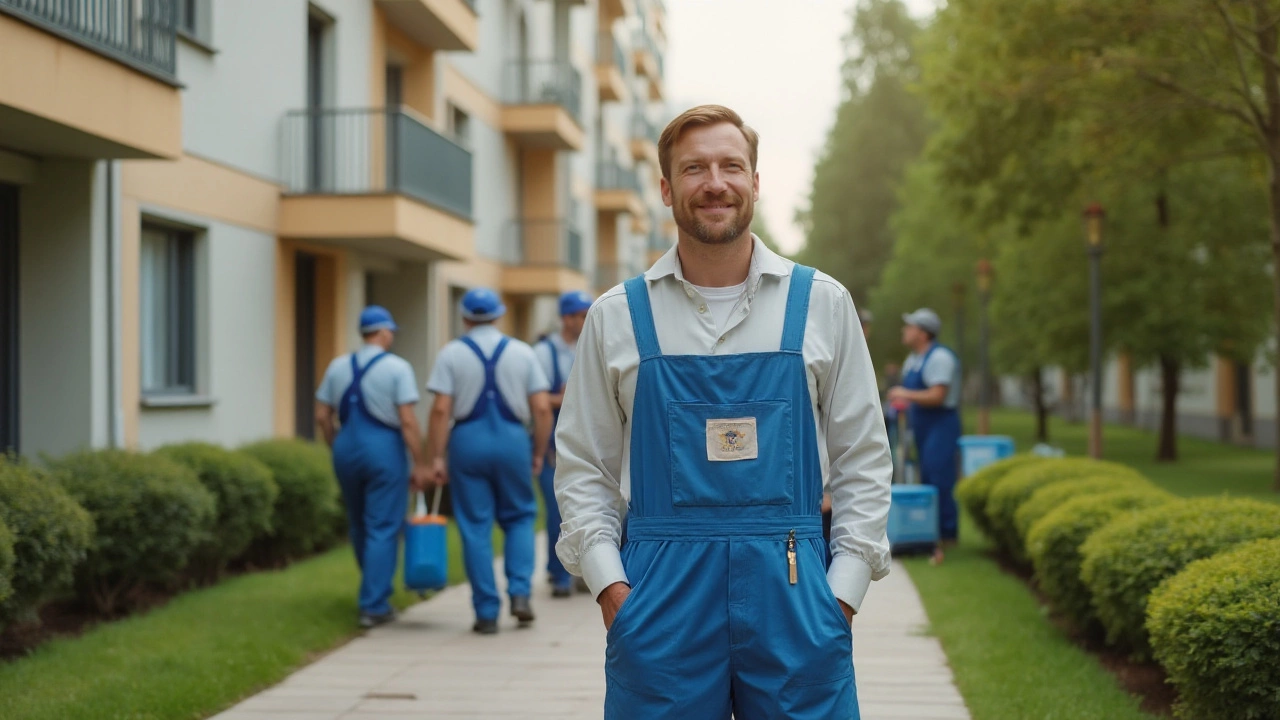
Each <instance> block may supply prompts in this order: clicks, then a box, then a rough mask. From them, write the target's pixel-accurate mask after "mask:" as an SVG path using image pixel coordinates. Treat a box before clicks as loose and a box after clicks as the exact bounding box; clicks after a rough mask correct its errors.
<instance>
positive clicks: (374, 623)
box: [360, 610, 396, 630]
mask: <svg viewBox="0 0 1280 720" xmlns="http://www.w3.org/2000/svg"><path fill="white" fill-rule="evenodd" d="M395 619H396V611H395V610H392V611H391V612H389V613H384V614H382V615H371V614H369V613H360V627H362V628H364V629H365V630H368V629H370V628H375V627H378V626H379V625H385V624H387V623H389V622H391V621H392V620H395Z"/></svg>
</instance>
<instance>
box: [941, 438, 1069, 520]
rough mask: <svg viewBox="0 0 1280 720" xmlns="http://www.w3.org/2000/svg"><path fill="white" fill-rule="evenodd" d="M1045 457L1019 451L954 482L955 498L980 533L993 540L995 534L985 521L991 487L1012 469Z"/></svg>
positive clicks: (1039, 460) (1042, 459) (1037, 461)
mask: <svg viewBox="0 0 1280 720" xmlns="http://www.w3.org/2000/svg"><path fill="white" fill-rule="evenodd" d="M1047 459H1049V458H1045V457H1041V456H1040V455H1033V454H1031V453H1019V454H1017V455H1013V456H1011V457H1007V458H1005V459H1003V460H999V461H997V462H994V463H991V464H990V465H987V466H986V467H984V468H982V469H981V470H979V471H978V472H976V473H974V474H972V475H970V476H969V477H967V478H964V479H963V480H961V481H960V482H959V483H956V488H955V498H956V500H957V501H958V502H959V503H960V504H961V505H963V506H964V509H965V511H966V512H968V513H969V517H971V518H973V522H974V524H975V525H977V526H978V529H979V530H981V531H982V534H983V535H986V536H987V537H989V538H991V539H993V540H994V539H995V535H994V533H993V532H992V530H991V524H990V523H989V522H988V521H987V496H988V495H990V493H991V488H993V487H995V484H996V483H997V482H999V481H1001V480H1003V479H1004V477H1005V475H1008V474H1009V473H1011V472H1013V471H1014V470H1017V469H1019V468H1022V467H1026V466H1028V465H1032V464H1034V463H1040V462H1044V461H1045V460H1047Z"/></svg>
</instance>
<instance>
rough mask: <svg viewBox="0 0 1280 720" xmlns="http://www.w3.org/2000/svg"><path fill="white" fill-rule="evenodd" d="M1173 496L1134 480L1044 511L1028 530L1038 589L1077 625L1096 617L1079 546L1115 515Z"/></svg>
mask: <svg viewBox="0 0 1280 720" xmlns="http://www.w3.org/2000/svg"><path fill="white" fill-rule="evenodd" d="M1174 500H1176V498H1175V497H1174V496H1173V495H1171V494H1169V493H1167V492H1165V491H1163V490H1157V489H1155V488H1145V487H1141V486H1135V487H1131V488H1127V489H1123V490H1114V491H1112V492H1107V493H1101V494H1098V495H1088V496H1085V497H1079V498H1075V499H1074V500H1067V501H1066V502H1064V503H1062V505H1061V506H1060V507H1058V508H1055V509H1053V510H1051V511H1049V512H1048V513H1046V514H1045V516H1044V517H1042V518H1040V519H1039V520H1037V521H1036V522H1035V524H1033V525H1032V526H1031V529H1030V530H1029V531H1028V532H1027V552H1028V554H1029V555H1030V556H1031V562H1032V565H1033V566H1034V567H1035V571H1036V582H1037V583H1038V585H1039V587H1040V591H1041V592H1043V593H1044V594H1045V596H1046V597H1048V598H1049V601H1050V602H1051V603H1052V604H1053V607H1054V608H1055V609H1056V610H1058V612H1060V613H1062V615H1063V616H1064V617H1066V618H1067V619H1068V620H1070V621H1071V622H1072V623H1074V624H1075V625H1076V626H1077V627H1079V628H1084V627H1085V626H1087V625H1089V624H1090V623H1091V622H1093V621H1095V620H1096V619H1097V618H1096V616H1095V615H1094V613H1093V595H1092V594H1090V592H1089V588H1088V586H1086V585H1085V584H1084V582H1083V581H1082V580H1081V579H1080V563H1081V557H1080V546H1081V545H1083V544H1084V541H1085V540H1088V539H1089V537H1090V536H1091V535H1093V534H1094V533H1095V532H1097V531H1098V530H1099V529H1101V528H1103V527H1105V526H1106V525H1107V524H1109V523H1110V522H1111V521H1113V520H1115V519H1117V518H1121V517H1126V516H1128V515H1132V514H1134V513H1135V512H1137V511H1139V510H1145V509H1146V508H1149V507H1154V506H1156V505H1163V504H1165V503H1168V502H1173V501H1174Z"/></svg>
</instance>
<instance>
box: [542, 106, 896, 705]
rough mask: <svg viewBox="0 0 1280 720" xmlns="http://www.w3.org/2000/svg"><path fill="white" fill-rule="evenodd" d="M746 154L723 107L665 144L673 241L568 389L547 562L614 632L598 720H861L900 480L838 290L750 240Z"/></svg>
mask: <svg viewBox="0 0 1280 720" xmlns="http://www.w3.org/2000/svg"><path fill="white" fill-rule="evenodd" d="M757 142H758V137H757V136H756V134H755V132H754V131H752V130H751V129H750V128H749V127H747V126H746V125H744V124H743V122H742V118H741V117H739V116H738V114H737V113H735V112H734V111H732V110H730V109H729V108H725V107H722V106H718V105H711V106H701V107H697V108H694V109H692V110H689V111H686V112H685V113H682V114H681V115H680V116H679V117H677V118H676V119H675V120H673V121H672V122H671V124H670V125H668V126H667V128H666V130H664V131H663V133H662V138H661V142H660V143H659V156H660V158H661V161H662V162H661V168H662V180H661V191H662V197H663V201H664V202H665V203H666V204H667V205H668V206H670V207H671V209H672V213H673V215H674V218H675V222H676V225H677V227H678V229H679V241H678V245H677V246H676V247H675V248H673V249H671V250H670V251H668V252H667V253H666V254H665V255H664V256H663V257H662V258H660V259H659V260H658V261H657V262H656V263H655V264H654V265H653V267H652V268H650V269H649V271H648V272H646V273H645V274H644V275H642V276H639V277H635V278H632V279H631V280H628V281H627V282H626V283H624V285H623V286H621V287H619V288H615V289H613V290H611V291H609V292H608V293H606V294H605V295H603V296H602V297H601V298H600V299H599V300H597V301H596V302H595V304H594V305H593V306H592V308H591V310H590V311H589V312H588V313H587V322H586V324H585V326H584V328H583V332H582V338H581V339H580V340H579V342H578V356H577V360H576V362H575V364H574V368H573V376H572V377H570V378H569V385H568V387H567V388H566V390H565V397H564V405H563V406H562V408H561V411H560V422H559V427H558V428H557V430H556V463H557V465H556V499H557V500H558V501H559V503H560V511H561V514H562V516H563V522H562V525H561V531H560V542H559V544H558V545H557V547H556V550H557V552H558V554H559V555H560V559H561V560H562V561H563V562H564V564H565V567H566V568H567V569H568V570H569V571H570V572H571V573H574V574H580V575H582V577H583V578H585V579H586V581H587V584H588V586H590V588H591V591H592V592H593V593H594V594H595V596H596V601H597V603H598V604H599V605H600V609H601V615H602V618H603V620H604V624H605V627H606V628H607V629H608V635H607V640H606V643H607V646H606V650H605V682H606V693H605V706H604V717H605V718H606V720H622V719H624V718H634V719H636V720H687V719H689V718H697V720H728V718H729V717H730V714H732V715H733V717H735V718H736V719H737V720H775V719H779V718H787V719H788V720H835V719H837V718H838V719H839V720H848V719H849V718H857V717H858V705H857V694H856V689H855V682H854V670H853V647H852V635H851V632H850V624H851V622H852V619H853V615H854V613H855V612H856V611H857V609H858V607H859V606H860V605H861V603H862V600H863V598H864V596H865V595H866V592H867V589H868V587H869V585H870V584H871V581H872V580H873V579H879V578H880V577H883V576H884V575H885V574H886V573H887V572H888V569H889V545H888V541H887V539H886V537H885V525H886V522H887V518H888V512H889V502H890V493H889V490H890V487H889V485H890V475H891V473H892V464H891V462H890V458H889V447H888V442H887V441H886V439H885V432H884V422H883V420H882V419H881V414H880V403H879V397H878V393H877V391H876V383H875V373H874V371H873V369H872V365H871V357H870V354H869V353H868V352H867V345H866V340H865V339H864V338H863V336H862V333H861V332H860V331H859V329H858V316H857V313H856V311H855V309H854V305H853V302H852V300H851V299H850V297H849V293H848V291H847V290H845V288H843V287H842V286H841V285H840V284H839V283H838V282H836V281H835V280H833V279H832V278H830V277H829V276H827V275H824V274H821V273H817V272H815V271H814V270H813V269H812V268H805V267H802V266H799V265H796V264H795V263H792V262H790V261H788V260H786V259H784V258H782V257H779V256H778V255H777V254H776V253H773V252H772V251H770V250H769V249H768V248H767V247H766V246H765V245H764V243H763V242H762V241H760V239H759V238H756V237H755V236H753V235H752V234H751V231H750V229H749V228H750V226H751V218H752V214H753V208H754V205H755V202H756V200H757V199H758V196H759V175H758V174H757V173H756V172H755V166H756V157H757V150H756V148H757ZM822 450H825V451H826V457H827V458H828V459H829V466H828V468H827V472H828V477H829V480H828V483H827V490H829V491H830V493H831V498H832V528H831V536H832V537H831V546H832V558H831V560H830V563H828V562H827V559H826V556H825V552H824V548H823V545H824V543H823V540H822V515H821V512H822V495H823V471H824V468H823V462H822V460H823V456H822ZM624 515H625V517H626V522H627V525H626V527H627V540H626V543H625V544H622V545H621V548H619V545H620V541H621V535H622V520H623V517H624Z"/></svg>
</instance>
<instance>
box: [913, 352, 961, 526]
mask: <svg viewBox="0 0 1280 720" xmlns="http://www.w3.org/2000/svg"><path fill="white" fill-rule="evenodd" d="M939 347H941V346H940V345H938V344H937V343H934V344H933V345H932V346H931V347H930V348H929V350H928V351H927V352H925V354H924V357H923V358H921V360H920V363H919V364H918V365H917V366H916V367H914V368H912V369H911V371H910V372H908V373H907V374H906V375H905V376H904V377H903V378H902V386H903V387H904V388H906V389H908V390H927V389H928V385H926V384H925V382H924V366H925V363H927V362H929V356H931V355H933V353H934V352H935V351H936V350H937V349H938V348H939ZM944 352H950V350H946V349H944ZM907 419H908V420H909V421H910V422H911V432H912V433H913V434H914V435H915V442H916V452H917V453H918V454H919V456H920V480H921V482H923V483H924V484H926V485H932V486H934V487H936V488H938V526H939V527H938V535H939V537H941V538H942V539H943V540H954V539H956V537H957V535H958V531H959V521H960V520H959V514H958V511H957V509H956V499H955V497H954V495H953V494H952V491H953V490H954V489H955V486H956V452H957V448H958V446H959V442H960V413H959V411H957V410H956V409H955V408H949V407H945V406H939V407H920V406H919V405H917V404H915V403H911V405H910V407H909V408H908V409H907Z"/></svg>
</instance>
